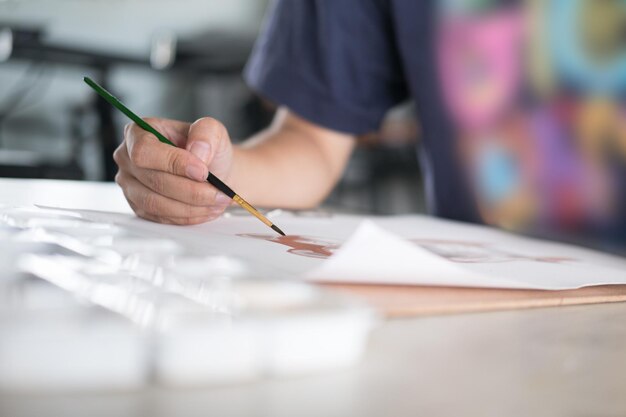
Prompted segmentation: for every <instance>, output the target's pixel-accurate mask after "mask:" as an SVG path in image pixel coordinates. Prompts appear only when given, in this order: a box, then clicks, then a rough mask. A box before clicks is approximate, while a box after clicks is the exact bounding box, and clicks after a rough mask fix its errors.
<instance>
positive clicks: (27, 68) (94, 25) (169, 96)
mask: <svg viewBox="0 0 626 417" xmlns="http://www.w3.org/2000/svg"><path fill="white" fill-rule="evenodd" d="M267 3H268V2H267V1H266V0H233V1H228V2H220V1H217V0H185V1H183V2H175V1H171V0H156V1H147V0H132V1H130V0H126V1H124V0H110V1H106V2H105V1H100V0H92V1H77V0H30V1H14V0H4V1H2V0H0V176H1V177H19V178H57V179H59V178H61V179H63V178H64V179H84V180H96V181H111V180H112V179H113V178H114V176H115V173H116V172H117V168H116V166H115V164H114V162H113V160H112V153H113V150H114V149H115V147H116V146H117V145H118V144H119V142H120V140H121V137H122V129H123V125H124V124H125V123H126V120H125V119H124V118H123V117H122V116H121V115H120V114H117V113H116V112H115V111H114V109H113V108H112V107H110V106H108V105H106V103H104V102H103V101H101V100H98V99H96V97H95V96H94V94H93V93H92V92H91V91H90V90H89V89H88V88H85V86H84V84H83V83H82V81H81V80H82V76H83V75H88V76H90V77H93V78H94V79H95V80H97V81H98V82H100V83H101V84H103V85H104V86H105V87H106V88H108V89H110V90H111V91H112V92H114V93H115V94H116V95H117V96H118V97H119V98H120V99H122V100H123V101H124V102H125V103H126V104H127V105H128V106H129V107H130V108H132V109H134V110H135V111H137V112H138V113H139V114H141V115H145V116H157V117H166V118H172V119H181V120H189V121H190V120H195V119H197V118H199V117H202V116H205V115H210V116H212V117H215V118H217V119H219V120H220V121H222V122H223V123H224V125H225V126H226V127H227V128H228V130H229V132H230V134H231V137H232V138H233V141H235V142H237V141H238V140H241V139H244V138H246V137H247V136H249V135H250V134H252V133H254V132H256V131H258V130H259V129H262V128H263V127H265V126H266V125H267V124H268V123H269V122H270V120H271V118H272V116H273V112H274V108H273V106H272V105H271V104H270V103H266V102H264V101H263V100H262V99H261V98H259V97H257V96H255V95H254V94H253V93H252V92H251V91H250V90H249V89H248V88H247V87H246V85H245V84H244V82H243V80H242V77H241V73H242V70H243V67H244V65H245V63H246V61H247V58H248V55H249V54H250V51H251V49H252V46H253V44H254V40H255V38H256V35H257V33H258V31H259V28H260V26H261V24H262V21H263V17H264V14H265V10H266V8H267ZM417 137H418V127H417V124H416V122H415V118H414V117H413V110H412V107H411V105H410V104H408V105H404V106H401V107H400V108H398V109H394V110H393V111H392V112H390V115H389V117H388V118H387V119H386V121H385V123H384V124H383V126H382V129H381V131H380V132H379V133H376V134H372V135H370V136H368V137H366V138H362V139H361V140H360V146H359V147H358V149H357V152H356V154H355V156H354V158H353V159H352V161H351V163H350V166H349V168H348V171H347V172H346V175H345V176H344V179H343V180H342V182H341V184H340V185H339V187H338V188H337V189H336V191H335V192H334V193H333V194H332V195H331V196H330V198H329V199H328V201H327V203H326V205H328V206H331V207H332V208H334V209H345V210H349V211H359V212H373V213H381V214H382V213H406V212H414V211H420V210H423V206H424V205H423V198H422V197H421V193H420V192H419V190H420V189H421V186H420V182H421V181H420V177H419V171H418V166H417V157H416V153H415V145H414V144H415V141H416V140H417ZM416 190H417V191H418V192H416Z"/></svg>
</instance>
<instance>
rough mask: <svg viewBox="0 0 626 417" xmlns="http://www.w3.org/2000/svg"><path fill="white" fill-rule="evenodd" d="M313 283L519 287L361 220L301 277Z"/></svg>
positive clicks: (373, 223)
mask: <svg viewBox="0 0 626 417" xmlns="http://www.w3.org/2000/svg"><path fill="white" fill-rule="evenodd" d="M305 279H307V280H309V281H316V282H336V283H338V282H342V283H363V284H395V285H446V286H448V285H456V286H468V287H506V288H523V287H524V286H523V284H520V283H516V282H514V281H511V280H506V279H494V278H490V277H486V276H481V275H480V274H477V273H475V272H473V271H469V270H467V269H465V268H463V267H462V266H460V265H457V264H455V263H453V262H450V261H449V260H446V259H444V258H442V257H440V256H439V255H436V254H434V253H432V252H430V251H428V250H426V249H424V248H422V247H420V246H418V245H416V244H414V243H412V242H410V241H409V240H407V239H405V238H402V237H400V236H398V235H396V234H394V233H391V232H389V231H387V230H385V229H384V228H382V227H381V226H379V225H378V224H376V222H375V221H373V220H369V219H368V220H364V221H363V222H362V223H361V224H360V225H359V226H358V228H357V229H356V230H355V232H354V233H353V234H352V235H351V236H350V237H349V238H348V239H347V240H346V242H345V243H344V244H343V245H342V246H341V248H339V249H338V250H337V251H336V252H335V253H334V254H333V255H332V256H331V257H330V258H328V259H327V260H326V261H324V262H323V263H321V264H320V266H318V267H317V268H315V269H313V270H312V271H310V272H308V273H306V274H305Z"/></svg>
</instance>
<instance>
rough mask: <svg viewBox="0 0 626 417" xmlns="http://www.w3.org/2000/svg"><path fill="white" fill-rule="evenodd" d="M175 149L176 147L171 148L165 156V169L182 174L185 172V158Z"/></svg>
mask: <svg viewBox="0 0 626 417" xmlns="http://www.w3.org/2000/svg"><path fill="white" fill-rule="evenodd" d="M176 151H177V149H172V150H170V151H169V156H168V158H167V161H168V167H167V169H168V170H169V172H171V173H173V174H178V175H183V174H184V172H185V165H186V160H185V158H184V157H183V156H182V155H181V153H179V152H176Z"/></svg>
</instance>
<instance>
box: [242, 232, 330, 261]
mask: <svg viewBox="0 0 626 417" xmlns="http://www.w3.org/2000/svg"><path fill="white" fill-rule="evenodd" d="M237 236H240V237H247V238H253V239H262V240H266V241H268V242H274V243H280V244H281V245H285V246H287V247H289V248H290V249H287V252H289V253H292V254H294V255H300V256H306V257H309V258H318V259H325V258H328V257H329V256H331V255H332V254H333V253H334V252H335V250H337V249H338V248H339V246H340V245H339V244H338V243H332V242H328V241H324V240H320V239H318V238H314V237H309V236H300V235H287V236H273V235H259V234H240V235H237Z"/></svg>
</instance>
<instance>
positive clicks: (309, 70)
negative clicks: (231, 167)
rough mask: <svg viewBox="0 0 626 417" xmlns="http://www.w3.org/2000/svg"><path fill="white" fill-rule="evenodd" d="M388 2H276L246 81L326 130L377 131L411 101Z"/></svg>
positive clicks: (299, 0) (302, 0) (279, 103)
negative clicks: (394, 110) (386, 118)
mask: <svg viewBox="0 0 626 417" xmlns="http://www.w3.org/2000/svg"><path fill="white" fill-rule="evenodd" d="M386 3H387V2H385V1H382V0H277V1H275V2H273V3H272V5H271V6H270V9H269V11H268V18H267V20H266V22H265V26H264V28H263V29H262V31H261V34H260V36H259V38H258V40H257V43H256V45H255V47H254V50H253V52H252V56H251V58H250V60H249V61H248V64H247V66H246V69H245V72H244V77H245V79H246V82H247V83H248V85H249V86H250V87H251V88H252V89H253V90H256V91H257V92H258V93H259V94H260V95H262V96H264V97H265V98H267V99H268V100H270V101H272V102H274V103H276V104H277V105H282V106H286V107H288V108H289V109H290V110H291V111H293V112H294V113H296V114H298V115H299V116H301V117H303V118H305V119H307V120H309V121H311V122H313V123H316V124H319V125H321V126H324V127H326V128H329V129H332V130H337V131H341V132H346V133H352V134H362V133H367V132H370V131H373V130H376V129H377V128H378V127H379V125H380V123H381V120H382V118H383V116H384V114H385V112H386V111H387V110H388V109H389V108H390V107H392V106H394V105H395V104H397V103H399V102H401V101H402V100H404V99H406V97H407V88H406V85H405V80H404V76H403V72H402V66H401V64H400V59H399V55H398V51H397V48H396V45H395V41H394V36H393V27H392V24H391V18H390V14H389V12H388V10H387V6H386Z"/></svg>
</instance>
